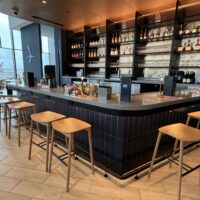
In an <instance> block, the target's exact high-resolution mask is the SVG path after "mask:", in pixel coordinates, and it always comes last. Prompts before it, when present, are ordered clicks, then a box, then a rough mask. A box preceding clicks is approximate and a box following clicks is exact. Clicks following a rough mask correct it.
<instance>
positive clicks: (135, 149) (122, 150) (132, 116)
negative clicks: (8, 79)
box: [8, 84, 200, 179]
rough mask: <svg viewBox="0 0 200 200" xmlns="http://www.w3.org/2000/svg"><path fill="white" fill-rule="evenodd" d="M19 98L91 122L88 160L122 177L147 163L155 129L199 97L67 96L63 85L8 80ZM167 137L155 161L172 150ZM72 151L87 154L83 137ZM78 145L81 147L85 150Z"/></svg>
mask: <svg viewBox="0 0 200 200" xmlns="http://www.w3.org/2000/svg"><path fill="white" fill-rule="evenodd" d="M8 89H10V90H17V91H18V92H19V93H21V95H22V99H23V100H25V101H30V102H32V103H35V104H36V105H37V108H38V111H45V110H51V111H54V112H58V113H62V114H64V115H66V116H67V117H76V118H79V119H81V120H84V121H87V122H89V123H90V124H93V141H94V159H95V163H96V165H97V166H99V167H101V168H102V169H103V170H105V172H109V173H111V174H112V175H114V176H116V177H118V178H120V179H124V178H128V177H129V176H131V175H133V174H135V175H137V173H139V172H140V171H141V170H143V169H145V168H147V167H148V166H149V162H150V160H151V156H152V153H153V148H154V145H155V142H156V138H157V134H158V128H159V127H161V126H164V125H167V124H172V123H176V122H182V123H185V121H186V117H187V113H189V112H192V111H195V110H198V109H199V107H200V105H199V100H200V95H199V94H197V93H195V90H185V91H177V93H176V96H173V97H169V96H164V97H163V98H159V97H158V96H157V94H158V93H143V94H135V95H132V100H131V102H130V103H125V102H120V100H119V97H117V96H115V95H113V97H112V99H111V100H108V101H107V102H100V101H99V100H98V98H96V97H89V96H88V97H85V96H83V97H81V96H78V97H72V96H68V95H66V94H65V93H64V88H62V87H58V88H52V89H42V88H40V87H27V86H25V85H19V86H18V84H8ZM173 142H174V141H173V140H170V139H169V138H167V137H166V138H165V139H163V140H162V145H161V148H160V149H159V153H158V155H159V157H160V159H161V160H162V159H164V158H166V156H168V154H169V153H170V150H172V145H173ZM75 144H76V148H77V152H78V154H80V155H81V156H84V157H85V156H86V158H88V155H89V154H88V152H89V151H88V139H87V137H86V136H85V134H84V133H83V134H80V135H77V136H76V143H75ZM82 148H83V149H86V151H87V153H86V154H85V152H84V151H82Z"/></svg>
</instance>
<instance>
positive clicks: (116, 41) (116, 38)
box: [115, 33, 118, 43]
mask: <svg viewBox="0 0 200 200" xmlns="http://www.w3.org/2000/svg"><path fill="white" fill-rule="evenodd" d="M115 43H118V35H117V33H116V34H115Z"/></svg>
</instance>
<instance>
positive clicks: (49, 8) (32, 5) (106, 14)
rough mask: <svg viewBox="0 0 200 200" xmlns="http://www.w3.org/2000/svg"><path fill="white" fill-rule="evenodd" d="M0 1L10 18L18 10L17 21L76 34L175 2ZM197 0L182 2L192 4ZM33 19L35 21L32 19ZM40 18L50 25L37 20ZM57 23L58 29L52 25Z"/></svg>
mask: <svg viewBox="0 0 200 200" xmlns="http://www.w3.org/2000/svg"><path fill="white" fill-rule="evenodd" d="M47 2H48V4H47V5H44V4H42V3H41V0H15V1H13V0H0V12H2V13H5V14H8V15H12V14H13V13H12V8H13V7H17V8H18V9H19V13H18V15H17V17H20V18H22V19H26V20H29V21H34V22H38V23H41V24H47V25H50V26H55V27H59V28H63V29H67V30H78V29H81V28H83V27H84V26H93V25H101V24H103V23H105V20H106V19H110V20H121V19H126V18H128V17H134V15H135V12H136V11H139V12H141V13H142V14H146V13H149V12H155V11H160V10H163V9H168V8H173V7H175V4H176V1H175V0H166V1H164V0H47ZM192 2H197V0H182V1H181V3H182V4H184V3H192ZM32 16H36V17H37V18H33V17H32ZM38 17H39V18H43V19H45V20H49V21H50V22H47V21H46V22H45V21H43V20H40V19H38ZM51 22H55V23H58V24H60V25H56V24H53V23H51Z"/></svg>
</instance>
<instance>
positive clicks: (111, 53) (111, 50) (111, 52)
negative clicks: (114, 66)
mask: <svg viewBox="0 0 200 200" xmlns="http://www.w3.org/2000/svg"><path fill="white" fill-rule="evenodd" d="M110 55H111V56H112V55H113V48H111V49H110Z"/></svg>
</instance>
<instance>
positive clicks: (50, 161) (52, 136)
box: [49, 129, 55, 172]
mask: <svg viewBox="0 0 200 200" xmlns="http://www.w3.org/2000/svg"><path fill="white" fill-rule="evenodd" d="M54 134H55V130H54V129H52V135H51V150H50V158H49V172H51V163H52V155H53V146H54V145H53V141H54Z"/></svg>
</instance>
